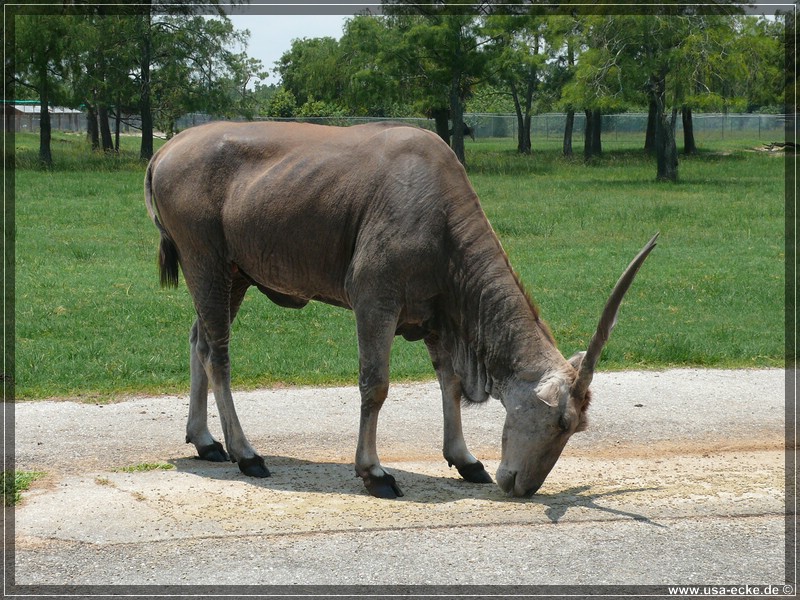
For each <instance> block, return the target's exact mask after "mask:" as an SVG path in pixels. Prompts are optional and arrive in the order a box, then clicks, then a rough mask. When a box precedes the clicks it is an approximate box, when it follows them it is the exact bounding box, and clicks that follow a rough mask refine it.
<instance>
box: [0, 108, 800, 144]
mask: <svg viewBox="0 0 800 600" xmlns="http://www.w3.org/2000/svg"><path fill="white" fill-rule="evenodd" d="M68 112H69V114H62V112H59V111H58V110H54V111H53V114H52V116H51V121H52V127H53V129H54V130H63V131H75V132H80V131H85V130H86V116H85V115H84V114H82V113H78V111H68ZM63 113H67V111H63ZM76 113H77V114H76ZM6 117H7V121H8V123H7V130H12V129H11V123H12V122H14V121H16V122H15V123H14V125H16V127H14V129H16V131H24V132H31V133H36V132H38V131H39V115H38V114H37V113H36V112H35V111H32V110H27V111H26V114H22V113H17V114H16V115H6ZM789 118H792V116H791V115H780V114H738V113H728V114H721V113H720V114H717V113H695V114H693V116H692V124H693V129H694V136H695V139H696V140H697V142H698V143H702V142H703V141H705V140H724V139H743V140H744V139H748V140H753V139H757V140H761V141H765V142H775V141H780V140H782V139H783V138H784V136H785V133H784V132H785V128H786V123H787V120H788V119H789ZM216 120H219V117H215V116H213V115H208V114H203V113H192V114H188V115H185V116H183V117H181V118H180V119H178V122H177V125H178V131H181V130H183V129H188V128H189V127H194V126H196V125H201V124H203V123H207V122H209V121H216ZM236 120H239V119H236ZM259 120H275V121H303V122H308V123H321V124H326V125H339V126H348V125H356V124H359V123H369V122H376V121H394V122H398V123H407V124H409V125H414V126H417V127H423V128H425V129H430V130H434V129H435V127H434V123H433V121H432V120H431V119H424V118H376V117H306V118H294V119H259ZM676 121H677V122H676V124H675V125H676V136H678V140H681V139H682V137H681V136H682V135H683V123H682V121H681V118H680V115H678V118H677V119H676ZM464 122H465V123H466V124H467V125H468V126H469V127H470V128H471V130H472V132H473V135H474V136H475V139H476V140H481V139H490V138H492V139H497V138H514V139H515V138H516V137H517V117H516V115H513V114H510V115H509V114H488V113H466V114H465V115H464ZM585 122H586V119H585V116H584V114H583V112H578V113H575V121H574V125H573V134H572V135H573V143H578V142H579V141H581V140H582V139H583V133H584V126H585ZM565 124H566V115H565V114H564V113H546V114H541V115H534V116H533V117H532V118H531V137H532V139H533V140H534V141H536V140H543V139H544V140H552V141H553V142H556V141H558V140H562V139H563V137H564V126H565ZM137 125H138V118H137V117H135V116H133V115H128V116H126V119H125V120H124V122H123V126H122V131H123V133H136V132H137V131H138V128H137ZM110 126H111V130H112V131H113V130H114V123H113V120H112V122H111V123H110ZM646 130H647V113H622V114H614V115H603V118H602V135H603V141H607V142H608V141H619V142H631V143H640V142H642V141H643V140H644V135H645V132H646Z"/></svg>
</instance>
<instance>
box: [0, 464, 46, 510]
mask: <svg viewBox="0 0 800 600" xmlns="http://www.w3.org/2000/svg"><path fill="white" fill-rule="evenodd" d="M41 477H44V473H40V472H38V471H3V504H4V505H5V506H14V505H16V504H18V503H19V501H20V500H21V499H22V492H24V491H25V490H27V489H28V488H30V487H31V483H33V482H34V481H36V480H37V479H40V478H41Z"/></svg>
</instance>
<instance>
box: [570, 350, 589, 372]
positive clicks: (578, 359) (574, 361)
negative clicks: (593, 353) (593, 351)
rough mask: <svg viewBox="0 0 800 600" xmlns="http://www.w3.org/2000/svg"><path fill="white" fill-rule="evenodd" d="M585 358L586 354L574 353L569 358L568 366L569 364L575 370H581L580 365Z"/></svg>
mask: <svg viewBox="0 0 800 600" xmlns="http://www.w3.org/2000/svg"><path fill="white" fill-rule="evenodd" d="M584 356H586V352H585V351H583V352H576V353H575V354H573V355H572V356H570V357H569V361H568V362H569V364H571V365H572V366H573V367H574V368H575V370H576V371H577V370H579V369H580V368H581V363H582V362H583V357H584Z"/></svg>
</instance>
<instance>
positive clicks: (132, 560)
mask: <svg viewBox="0 0 800 600" xmlns="http://www.w3.org/2000/svg"><path fill="white" fill-rule="evenodd" d="M593 390H594V399H593V402H592V406H591V409H590V426H589V430H588V431H587V432H584V433H580V434H576V435H575V436H574V437H573V439H572V440H571V441H570V443H569V444H568V446H567V449H566V450H565V451H564V454H563V455H562V458H561V460H560V461H559V463H558V464H557V465H556V467H555V469H554V470H553V471H552V473H551V474H550V477H549V478H548V480H547V481H546V482H545V485H544V486H543V487H542V488H541V490H540V492H539V493H538V494H536V495H535V496H534V497H533V498H532V499H530V500H519V499H512V498H509V497H507V496H505V495H504V494H503V493H502V492H501V491H500V490H499V488H497V487H496V486H495V485H475V484H469V483H466V482H464V481H462V480H460V479H459V478H458V474H457V473H456V472H455V470H452V469H449V468H448V467H447V465H446V463H445V462H444V460H443V459H442V458H441V451H440V448H441V435H442V434H441V432H442V425H441V408H440V406H439V404H440V399H439V392H438V387H437V385H436V384H435V383H433V382H428V383H421V384H408V385H395V386H393V387H392V389H391V391H390V397H389V400H388V401H387V403H386V405H385V406H384V409H383V411H382V413H381V420H380V423H379V429H378V440H379V445H378V450H379V453H380V455H381V459H382V462H383V464H384V466H385V467H386V468H387V469H388V470H389V471H390V472H392V473H393V474H394V475H395V476H396V478H397V480H398V482H399V483H400V485H401V487H402V488H403V490H404V492H405V496H404V497H403V498H401V499H398V500H395V501H385V500H377V499H374V498H371V497H370V496H368V495H367V494H366V492H365V491H364V489H363V485H362V483H361V481H360V480H359V479H357V478H356V477H355V476H354V473H353V467H352V461H353V455H354V452H355V440H356V433H357V426H358V414H359V397H358V391H357V389H356V388H355V387H337V388H323V389H315V388H285V389H269V390H259V391H253V392H240V393H237V394H235V395H234V397H235V401H236V405H237V409H238V412H239V416H240V419H241V421H242V423H243V425H244V429H245V432H246V433H247V434H248V436H249V437H250V440H251V442H252V443H253V445H254V446H255V447H256V448H257V449H258V450H259V451H260V452H261V453H262V454H263V455H264V456H265V459H266V461H267V465H268V466H269V468H270V470H271V471H272V477H270V478H268V479H263V480H257V479H250V478H247V477H245V476H243V475H242V474H240V473H239V471H238V468H237V467H236V465H233V464H229V463H221V464H220V463H207V462H204V461H200V460H196V459H195V458H193V450H194V449H193V447H192V446H189V445H186V444H185V443H183V437H184V427H185V419H186V414H187V410H188V399H187V398H186V397H174V396H164V397H158V398H125V399H120V401H119V402H116V403H112V404H106V405H96V404H86V403H78V402H70V401H46V402H31V403H21V404H18V405H15V406H14V407H13V409H14V411H15V415H14V417H15V423H16V427H15V433H16V440H15V441H16V463H17V464H16V467H17V469H25V470H37V471H44V472H45V473H47V475H46V477H45V478H43V479H41V480H39V481H37V482H36V483H34V485H33V488H32V489H31V490H30V491H29V492H27V493H26V494H25V498H24V501H23V503H22V504H21V505H20V506H19V507H18V508H17V509H16V510H15V511H14V516H15V539H14V542H15V543H14V549H15V555H14V560H15V564H14V575H15V582H16V583H17V584H18V585H25V586H28V585H34V586H35V585H58V586H63V585H73V586H75V585H78V586H80V585H109V584H113V585H124V586H135V585H185V584H198V585H242V584H248V585H296V584H304V585H337V584H338V585H384V586H385V585H481V584H486V585H669V584H678V583H688V582H706V583H711V584H713V583H718V582H726V583H733V582H743V583H753V584H755V583H761V584H766V583H770V584H772V583H780V584H783V583H784V579H785V578H786V577H787V576H788V575H790V574H791V573H792V571H791V569H790V570H789V571H787V570H786V568H785V564H784V550H785V548H784V529H785V517H784V508H785V506H784V505H785V493H784V489H785V486H784V483H785V475H786V474H785V452H784V420H785V398H784V397H785V392H784V372H783V371H782V370H752V371H722V370H668V371H663V372H624V373H600V374H598V375H597V376H596V378H595V382H594V384H593ZM464 412H465V414H464V428H465V437H466V439H467V443H468V444H469V445H470V447H471V449H472V451H473V453H474V454H475V455H476V456H478V457H479V458H480V459H481V460H482V461H483V462H484V463H485V464H486V465H487V468H488V470H489V472H490V473H494V469H496V467H497V464H498V462H499V458H500V451H499V448H500V431H501V429H502V422H503V408H502V406H501V405H500V403H499V402H496V401H491V402H490V403H489V404H488V405H486V406H480V407H473V408H470V409H466V410H465V411H464ZM212 413H214V414H215V410H212ZM210 422H211V428H212V432H214V433H219V426H218V420H217V419H216V418H212V419H211V421H210ZM156 462H161V463H166V464H169V465H171V466H172V467H173V468H171V469H169V470H161V469H159V470H153V471H147V472H136V473H128V472H123V471H120V470H119V469H120V468H123V467H127V466H133V465H137V464H141V463H156Z"/></svg>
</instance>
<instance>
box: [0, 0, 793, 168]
mask: <svg viewBox="0 0 800 600" xmlns="http://www.w3.org/2000/svg"><path fill="white" fill-rule="evenodd" d="M192 5H193V3H192V2H189V1H184V2H179V3H173V4H169V5H166V4H165V5H164V6H158V5H154V4H148V5H144V6H145V7H147V8H146V10H143V9H142V8H141V6H140V7H139V8H134V7H132V8H131V9H130V10H129V11H128V12H124V13H123V14H120V13H119V9H118V8H115V10H116V11H117V12H115V13H114V14H111V13H110V12H108V11H104V10H103V8H104V5H92V6H91V7H88V6H87V7H81V6H76V5H73V6H67V5H65V6H64V8H62V9H61V11H60V13H57V14H54V13H52V11H51V12H49V13H46V14H45V13H43V12H41V11H38V12H37V11H28V12H27V13H26V12H20V13H19V14H18V15H17V18H16V20H15V27H14V29H13V31H12V32H11V33H12V35H11V36H10V37H11V41H9V39H8V38H7V41H6V44H7V47H8V44H9V43H11V44H13V49H14V51H13V53H12V54H13V61H14V65H13V70H12V72H13V74H14V76H13V79H14V82H15V84H16V86H17V90H19V92H20V93H25V94H26V95H27V96H28V97H32V98H36V99H39V100H40V101H41V104H42V106H43V109H44V107H46V106H47V105H51V104H53V103H61V104H68V105H72V106H77V105H82V106H84V107H86V108H87V111H88V113H89V115H90V123H92V122H99V127H97V130H96V132H95V133H93V134H92V137H93V140H94V143H95V145H96V146H98V147H100V146H102V148H104V149H110V148H111V147H112V143H111V142H110V139H111V136H110V132H109V131H107V130H108V116H109V115H111V116H113V117H116V118H117V119H120V118H123V117H124V116H125V115H130V114H135V115H138V116H139V118H140V121H141V127H142V150H141V156H142V158H145V159H146V158H149V156H150V155H151V154H152V131H153V128H154V127H155V128H157V129H159V130H160V131H163V132H165V133H166V134H167V135H168V136H169V135H171V134H172V133H174V132H175V131H176V129H177V127H176V123H177V120H178V118H179V117H180V116H182V115H183V114H186V113H190V112H205V113H209V114H212V115H215V116H217V117H240V118H241V117H244V118H254V117H258V116H270V117H284V118H286V117H313V116H336V115H348V116H371V117H403V116H420V117H428V118H432V119H434V121H435V127H436V130H437V132H438V133H439V135H441V136H442V137H443V138H444V139H445V140H446V141H447V142H448V143H450V144H451V145H452V146H453V149H454V151H455V152H456V154H457V155H458V156H459V158H460V159H461V160H462V162H463V161H465V156H464V129H463V125H462V121H463V115H464V112H465V110H466V109H467V107H477V108H479V109H480V110H488V111H495V110H503V111H511V112H514V113H515V114H516V115H517V120H518V131H519V139H518V150H519V151H520V152H523V153H527V152H530V151H531V139H530V136H531V116H532V115H534V114H536V113H537V112H543V111H550V110H561V111H565V112H566V113H567V115H568V119H567V130H565V135H564V140H565V144H564V149H565V150H564V151H565V154H570V153H571V136H572V132H571V128H572V115H574V113H575V111H582V112H585V113H586V116H587V127H586V128H585V129H586V140H585V152H584V153H585V155H586V156H587V157H590V156H591V155H592V154H593V153H594V152H599V151H601V146H600V135H601V127H602V126H601V124H602V120H601V115H602V114H603V113H612V112H621V111H626V110H643V109H644V110H648V111H649V113H650V119H649V122H650V126H649V130H648V131H649V134H648V136H647V138H646V140H645V149H646V150H648V151H652V152H654V153H655V154H656V155H657V156H658V158H659V172H658V177H659V178H661V179H668V180H674V179H676V178H677V155H676V151H675V140H674V128H675V120H676V118H677V114H678V113H680V114H681V116H682V118H683V120H684V125H686V124H687V123H688V124H689V125H690V124H691V116H692V112H691V111H692V109H695V110H705V111H709V110H711V111H756V110H764V109H766V110H769V111H773V112H776V111H779V110H782V109H783V106H782V105H783V102H784V92H785V90H786V89H787V88H791V89H794V88H793V87H792V86H794V85H795V84H794V80H793V79H792V77H793V76H792V75H787V73H789V70H788V69H786V68H785V65H784V58H785V57H786V56H787V54H790V55H791V56H792V57H793V56H794V54H791V52H793V50H791V48H789V49H787V44H788V43H789V42H790V41H791V40H792V39H793V36H790V35H785V30H786V28H787V26H789V27H793V26H794V22H793V20H792V19H791V16H778V17H775V18H764V17H757V16H750V15H745V14H741V10H739V9H738V8H737V7H736V5H721V8H718V9H715V10H712V9H707V10H704V11H700V10H697V9H696V8H693V7H691V6H688V5H687V6H682V7H681V8H669V9H664V10H663V11H659V12H656V13H652V14H644V13H642V14H618V13H617V12H614V11H613V10H610V9H609V10H606V8H607V7H601V8H603V12H602V14H601V11H600V8H595V9H593V11H594V12H593V13H591V12H587V11H588V9H586V8H585V6H584V7H583V8H580V7H578V6H576V7H574V8H573V9H572V10H569V5H564V6H558V7H556V6H554V5H553V6H551V5H548V6H539V5H535V4H530V5H518V4H513V5H512V4H506V3H503V2H496V3H484V4H482V5H481V7H480V8H481V10H480V11H478V10H473V11H472V12H467V9H466V8H465V7H464V6H463V5H454V4H452V3H450V2H441V3H438V4H436V5H414V4H411V3H405V2H393V3H388V4H386V5H385V10H384V12H385V14H384V15H381V16H374V15H359V16H355V17H353V18H351V19H348V20H347V22H346V25H345V27H344V31H343V32H342V36H341V38H340V39H338V40H337V39H335V38H332V37H324V38H298V39H295V40H294V41H293V42H292V45H291V48H289V49H288V50H287V51H286V52H285V53H284V55H283V56H282V57H281V59H280V60H279V61H278V63H276V68H275V71H276V73H277V74H278V76H279V77H280V80H281V81H280V84H279V85H277V84H275V83H271V84H265V83H264V80H265V79H266V78H267V73H266V72H265V69H264V66H263V65H261V63H260V62H259V61H258V60H255V59H253V58H251V57H249V56H248V55H247V52H246V44H247V38H248V34H247V32H237V31H235V30H234V29H233V27H232V25H231V24H230V22H229V21H228V20H227V19H226V18H225V16H224V15H223V14H221V10H220V11H218V12H219V13H220V14H218V15H216V16H214V17H203V16H198V15H197V14H195V13H194V12H193V10H192ZM787 23H788V25H787ZM791 60H793V59H791ZM792 73H793V70H792ZM794 108H796V107H790V110H793V109H794ZM90 130H91V125H90ZM687 130H688V131H689V132H691V127H688V128H687V127H684V131H685V132H686V131H687ZM90 133H91V131H90ZM48 135H49V134H48ZM42 140H43V142H42V144H43V145H42V152H41V158H42V161H43V162H44V163H45V164H46V163H47V162H48V161H49V160H50V158H49V156H48V150H47V148H46V146H47V143H46V142H47V139H46V137H45V134H44V133H43V135H42ZM568 141H569V143H568ZM685 141H686V144H685V146H686V147H687V148H688V147H689V143H688V142H689V141H688V140H685ZM692 143H693V142H692Z"/></svg>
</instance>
